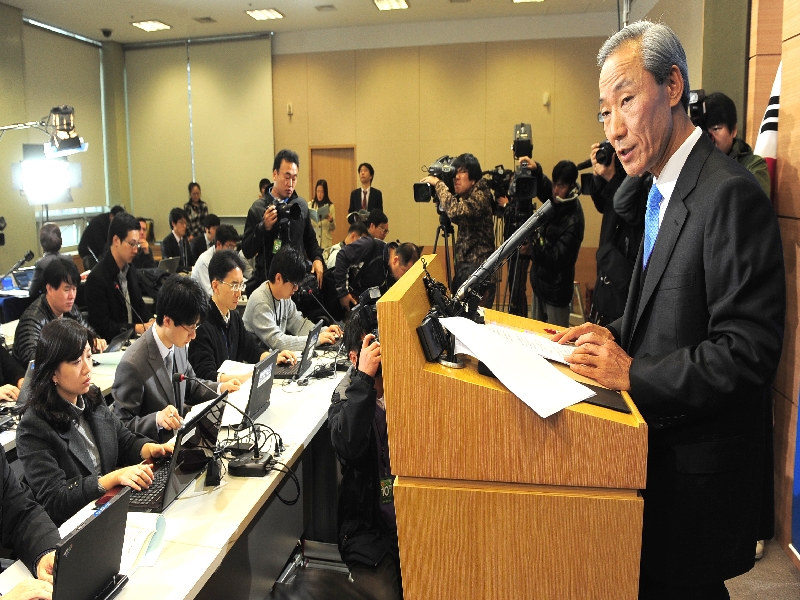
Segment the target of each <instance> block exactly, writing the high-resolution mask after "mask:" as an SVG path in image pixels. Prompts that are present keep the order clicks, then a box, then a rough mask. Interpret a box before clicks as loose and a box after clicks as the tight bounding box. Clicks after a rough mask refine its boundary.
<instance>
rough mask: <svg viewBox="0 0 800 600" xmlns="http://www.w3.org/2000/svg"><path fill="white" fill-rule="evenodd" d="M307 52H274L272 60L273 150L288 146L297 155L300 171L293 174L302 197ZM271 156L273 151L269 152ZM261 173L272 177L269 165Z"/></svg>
mask: <svg viewBox="0 0 800 600" xmlns="http://www.w3.org/2000/svg"><path fill="white" fill-rule="evenodd" d="M308 56H311V55H307V54H292V55H286V56H275V57H274V58H273V62H272V81H273V92H272V105H273V109H272V110H273V122H274V127H275V152H276V153H277V152H278V151H279V150H281V149H283V148H291V149H292V150H294V151H295V152H297V153H298V154H299V155H300V173H299V175H298V177H297V193H298V194H300V195H301V196H303V197H304V198H308V197H309V192H310V190H309V184H308V177H307V174H308V171H304V169H308V164H306V163H307V161H308V157H309V153H308V147H309V140H308V127H309V117H308V105H309V99H308V94H309V88H308V69H307V65H306V63H307V60H306V59H307V57H308ZM289 103H291V104H292V109H293V114H292V115H291V116H290V115H288V114H286V113H287V110H286V109H287V105H288V104H289ZM273 158H274V155H273ZM267 170H268V171H269V173H268V174H266V175H265V177H269V178H270V180H271V179H272V165H271V163H270V165H268V167H267Z"/></svg>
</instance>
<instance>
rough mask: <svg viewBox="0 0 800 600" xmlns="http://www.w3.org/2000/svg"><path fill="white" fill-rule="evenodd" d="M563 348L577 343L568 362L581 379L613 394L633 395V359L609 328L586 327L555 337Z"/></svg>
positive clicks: (590, 324) (581, 326)
mask: <svg viewBox="0 0 800 600" xmlns="http://www.w3.org/2000/svg"><path fill="white" fill-rule="evenodd" d="M551 339H552V340H553V341H554V342H558V343H559V344H567V343H570V342H572V343H574V344H575V350H574V352H573V353H572V354H570V355H569V356H566V357H565V358H564V360H566V361H567V363H569V368H570V369H572V370H573V371H574V372H575V373H577V374H578V375H583V376H584V377H589V378H590V379H594V380H595V381H597V382H598V383H599V384H600V385H604V386H605V387H607V388H609V389H612V390H624V391H630V389H631V380H630V370H631V363H632V362H633V359H632V358H631V357H630V356H628V354H627V353H626V352H625V351H624V350H623V349H622V348H621V347H620V346H619V344H617V343H616V342H615V341H614V336H613V335H612V334H611V332H610V331H609V330H608V329H606V328H605V327H600V326H599V325H595V324H594V323H584V324H583V325H578V326H577V327H571V328H569V329H567V330H565V331H561V332H559V333H557V334H555V335H554V336H553V337H552V338H551Z"/></svg>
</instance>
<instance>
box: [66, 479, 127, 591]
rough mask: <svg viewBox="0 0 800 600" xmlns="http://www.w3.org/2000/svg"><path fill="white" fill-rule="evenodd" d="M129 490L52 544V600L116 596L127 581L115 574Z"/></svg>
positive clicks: (122, 538) (119, 560)
mask: <svg viewBox="0 0 800 600" xmlns="http://www.w3.org/2000/svg"><path fill="white" fill-rule="evenodd" d="M129 501H130V488H128V487H124V488H122V490H120V492H119V493H118V494H117V495H116V496H114V497H113V498H112V499H111V500H109V501H108V502H107V503H106V504H104V505H103V506H102V507H100V508H99V509H98V510H96V511H95V512H94V514H92V516H90V517H89V518H88V519H86V520H85V521H84V522H83V523H81V524H80V525H78V526H77V527H76V528H75V529H74V530H72V532H70V533H68V534H67V535H66V536H65V537H64V539H62V540H61V541H60V542H59V543H58V544H57V545H56V558H55V565H54V566H53V600H76V599H83V598H87V599H97V600H108V599H110V598H113V597H114V596H116V595H117V594H118V593H119V591H120V590H121V589H122V586H123V585H125V583H126V582H127V580H128V578H127V577H126V576H125V575H120V574H119V565H120V562H121V560H122V544H123V542H124V540H125V522H126V520H127V517H128V505H129Z"/></svg>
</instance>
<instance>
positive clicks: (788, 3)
mask: <svg viewBox="0 0 800 600" xmlns="http://www.w3.org/2000/svg"><path fill="white" fill-rule="evenodd" d="M798 34H800V2H797V1H796V0H784V2H783V41H784V42H785V41H786V40H789V39H791V38H793V37H794V36H796V35H798Z"/></svg>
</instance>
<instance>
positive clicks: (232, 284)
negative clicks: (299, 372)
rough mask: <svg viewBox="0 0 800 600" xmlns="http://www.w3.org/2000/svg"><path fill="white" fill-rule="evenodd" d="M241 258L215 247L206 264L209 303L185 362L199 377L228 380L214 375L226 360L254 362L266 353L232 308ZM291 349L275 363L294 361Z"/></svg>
mask: <svg viewBox="0 0 800 600" xmlns="http://www.w3.org/2000/svg"><path fill="white" fill-rule="evenodd" d="M244 267H245V264H244V260H242V258H241V257H240V256H239V254H238V253H237V252H236V251H234V250H218V251H217V252H215V253H214V256H212V257H211V261H210V262H209V263H208V278H209V280H210V281H211V290H212V295H211V304H210V306H209V308H208V313H207V314H206V318H205V321H203V322H202V323H201V324H200V325H199V326H198V327H197V337H196V338H195V340H194V342H192V343H191V344H189V363H190V364H191V365H192V368H193V369H194V372H195V373H196V374H197V376H198V377H200V378H201V379H209V380H211V381H214V380H217V381H229V380H231V379H234V378H235V376H233V375H230V376H229V375H219V376H218V375H217V369H219V367H220V365H221V364H222V363H223V362H225V361H226V360H234V361H236V362H243V363H250V364H255V363H257V362H258V361H260V360H263V359H264V358H266V357H267V355H268V354H269V350H268V349H267V348H266V346H264V345H262V344H261V340H259V339H258V336H256V335H255V334H254V333H250V332H249V331H247V330H246V329H245V328H244V322H243V321H242V316H241V315H240V314H239V313H238V312H237V311H236V306H237V305H238V304H239V298H241V296H242V292H243V291H244V276H243V275H242V271H243V270H244ZM294 361H295V357H294V353H293V352H281V353H280V355H279V356H278V362H281V363H282V362H291V363H294Z"/></svg>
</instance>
